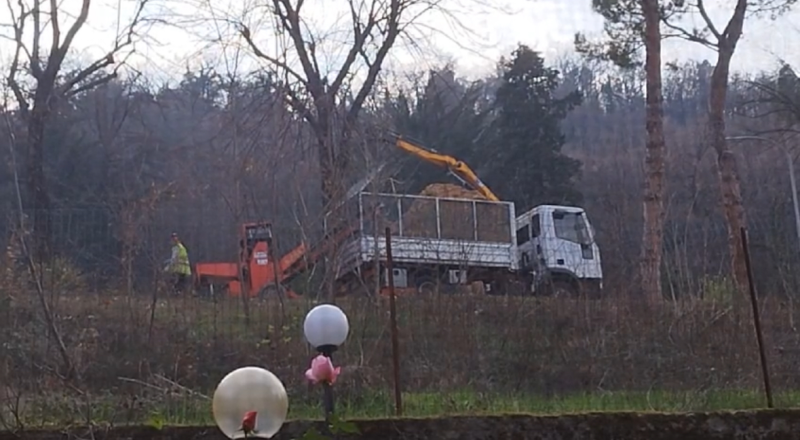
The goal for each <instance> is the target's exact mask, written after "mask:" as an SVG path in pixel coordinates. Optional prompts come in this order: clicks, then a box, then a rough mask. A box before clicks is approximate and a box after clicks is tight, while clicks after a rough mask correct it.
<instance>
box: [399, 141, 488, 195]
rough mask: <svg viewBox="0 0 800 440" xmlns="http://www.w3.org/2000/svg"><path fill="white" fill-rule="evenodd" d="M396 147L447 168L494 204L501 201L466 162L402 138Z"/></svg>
mask: <svg viewBox="0 0 800 440" xmlns="http://www.w3.org/2000/svg"><path fill="white" fill-rule="evenodd" d="M395 145H397V148H399V149H401V150H403V151H405V152H406V153H408V154H411V155H412V156H416V157H417V158H419V159H422V160H424V161H426V162H429V163H432V164H434V165H437V166H440V167H442V168H446V169H447V170H448V171H450V172H451V173H453V175H455V176H456V177H457V178H459V179H460V180H461V181H463V182H464V183H465V184H467V185H469V186H471V187H472V189H474V190H475V191H478V192H479V193H481V195H483V197H485V198H486V199H487V200H491V201H493V202H497V201H500V199H499V198H498V197H497V196H496V195H495V194H494V193H493V192H492V190H490V189H489V187H488V186H486V185H485V184H484V183H483V182H482V181H481V179H480V178H479V177H478V175H477V174H475V172H474V171H472V169H471V168H470V167H469V166H468V165H467V164H465V163H464V162H462V161H460V160H458V159H456V158H454V157H452V156H448V155H446V154H440V153H437V152H435V151H431V150H428V149H426V148H424V147H422V146H420V145H416V144H414V143H412V142H409V141H407V140H405V139H403V138H402V137H400V136H397V138H396V140H395Z"/></svg>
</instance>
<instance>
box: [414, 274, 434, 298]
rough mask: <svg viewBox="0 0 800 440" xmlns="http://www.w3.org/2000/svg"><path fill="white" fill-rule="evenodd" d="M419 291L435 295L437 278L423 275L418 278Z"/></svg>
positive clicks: (423, 293)
mask: <svg viewBox="0 0 800 440" xmlns="http://www.w3.org/2000/svg"><path fill="white" fill-rule="evenodd" d="M415 284H416V285H417V293H420V294H422V295H433V294H435V293H436V280H433V279H431V278H428V277H421V278H418V279H417V280H416V283H415Z"/></svg>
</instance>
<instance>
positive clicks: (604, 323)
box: [0, 294, 800, 427]
mask: <svg viewBox="0 0 800 440" xmlns="http://www.w3.org/2000/svg"><path fill="white" fill-rule="evenodd" d="M33 299H35V297H31V296H22V295H19V296H13V297H12V298H11V299H10V301H8V302H7V303H6V305H5V309H0V313H2V316H0V340H2V341H3V344H0V359H3V360H4V361H3V362H0V385H2V384H7V389H5V390H4V389H0V415H2V418H3V421H2V422H3V424H4V425H6V426H15V425H16V424H18V423H19V422H17V421H15V419H16V417H15V416H14V414H12V413H17V415H18V418H19V419H20V422H21V423H22V424H23V425H25V426H27V427H37V426H43V425H50V426H53V425H59V426H61V425H71V424H86V423H87V422H89V421H91V422H96V423H109V424H115V425H124V424H142V423H144V424H147V423H151V424H153V423H155V424H181V425H185V424H207V423H210V422H211V420H210V401H209V400H208V397H207V396H210V395H212V393H213V388H214V386H215V385H216V384H217V383H218V381H219V380H220V379H221V378H222V377H223V376H224V375H225V374H227V373H228V372H230V371H231V370H233V369H235V368H237V367H241V366H245V365H261V366H265V367H267V368H269V369H270V370H271V371H273V372H274V373H275V374H276V375H277V376H278V377H279V378H281V380H282V381H283V382H284V384H285V386H286V388H287V391H288V393H289V396H290V402H291V403H290V413H291V417H292V418H301V419H306V418H313V417H316V416H319V415H321V408H320V405H319V403H320V400H321V390H320V389H319V388H313V389H311V388H310V387H309V386H308V384H307V383H306V381H305V379H304V378H303V372H304V371H305V369H306V368H308V364H309V361H310V359H311V358H312V357H313V355H314V353H313V352H312V350H311V349H310V348H309V347H308V345H307V344H306V343H305V341H304V340H303V336H302V320H303V316H304V314H305V313H306V312H307V310H309V309H310V307H312V306H313V304H312V303H308V302H306V301H302V300H300V301H293V302H287V303H286V304H284V305H281V304H279V303H278V302H277V301H253V302H252V303H250V304H249V305H248V308H249V310H248V311H247V312H246V311H245V310H244V307H243V304H242V302H241V301H239V300H230V299H229V300H225V301H218V302H212V301H207V300H199V299H185V298H183V299H182V298H163V299H159V300H158V301H156V303H155V307H152V299H151V298H148V297H146V296H141V297H136V296H133V297H124V296H113V295H100V294H93V295H62V296H60V297H55V298H54V299H53V301H52V303H51V304H52V310H53V311H54V316H55V324H56V325H57V327H58V330H59V331H60V333H61V335H62V339H63V342H64V345H65V348H66V351H65V352H64V353H61V352H60V351H59V349H58V346H57V344H56V343H55V342H54V340H53V338H52V336H51V334H50V332H49V331H48V328H47V326H46V325H45V324H44V321H43V320H42V319H41V316H42V314H41V310H40V309H39V305H38V303H37V302H36V301H34V300H33ZM339 305H340V306H341V307H342V308H343V309H344V310H345V311H346V312H347V314H348V316H349V317H350V323H351V332H350V337H349V338H348V341H347V343H346V344H345V346H343V347H342V350H340V351H339V352H337V353H336V355H335V356H334V363H335V364H336V365H339V366H342V368H343V374H342V376H340V379H339V381H337V384H336V392H337V399H338V410H339V412H340V414H342V415H343V416H345V417H348V418H353V417H369V418H374V417H384V416H388V415H392V414H393V413H394V409H393V398H392V396H391V395H390V394H389V390H391V389H392V385H391V377H392V374H391V371H392V370H391V366H392V361H391V338H390V331H389V325H388V319H387V318H388V307H387V305H386V304H385V302H384V301H380V300H378V301H375V300H371V299H366V298H347V299H344V300H342V301H341V302H339ZM745 305H746V304H745ZM397 308H398V321H399V323H398V326H399V329H400V334H399V339H400V349H401V383H402V388H403V390H404V391H405V394H404V402H405V414H406V415H409V416H437V415H448V414H476V413H481V414H482V413H508V412H511V413H517V412H525V413H542V414H553V413H564V412H586V411H700V410H722V409H746V408H758V407H764V406H765V404H764V399H763V397H762V395H761V393H760V392H759V391H758V390H759V389H760V386H761V377H760V369H759V364H758V355H757V352H756V351H755V344H754V338H753V330H752V321H751V318H750V315H749V311H748V309H747V308H746V307H742V308H741V309H736V305H735V304H730V303H728V302H724V301H723V302H715V301H694V302H688V301H687V302H683V303H664V304H663V305H659V306H658V307H649V308H648V307H646V306H644V305H642V304H641V303H637V302H632V301H630V300H625V299H617V298H608V299H604V300H600V301H588V302H587V301H570V300H554V299H537V298H518V297H478V296H442V295H439V296H432V297H408V298H401V299H399V300H398V306H397ZM761 310H762V317H763V324H764V332H765V335H764V336H765V341H766V345H767V356H768V359H769V361H770V371H771V374H772V379H773V388H774V390H775V393H776V399H775V400H776V405H778V406H779V407H783V408H787V407H794V406H798V407H800V391H797V392H795V391H792V390H800V377H799V376H798V375H797V374H796V365H798V363H800V351H797V350H794V349H793V348H792V347H796V346H798V344H799V343H800V333H798V331H797V330H795V328H796V327H795V325H794V322H795V320H796V317H800V305H798V304H796V303H788V304H787V303H782V302H780V300H776V299H774V298H767V299H765V300H764V301H763V302H762V309H761ZM65 356H66V357H67V358H68V360H69V361H70V363H71V364H72V366H73V367H74V369H75V370H76V372H77V373H78V376H79V377H75V378H72V379H69V380H65V379H63V378H61V377H60V376H61V375H62V374H63V372H64V371H65V367H64V365H65V360H64V358H65ZM0 388H2V386H0ZM598 390H604V391H598ZM647 390H651V391H649V392H647ZM664 390H686V391H671V392H668V391H664ZM731 390H741V391H731ZM3 393H5V394H6V395H5V396H4V395H3ZM17 393H18V394H17ZM42 396H47V397H42ZM16 397H19V399H17V398H16Z"/></svg>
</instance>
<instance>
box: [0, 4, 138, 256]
mask: <svg viewBox="0 0 800 440" xmlns="http://www.w3.org/2000/svg"><path fill="white" fill-rule="evenodd" d="M147 1H148V0H139V3H138V4H137V8H136V11H135V14H134V16H133V19H132V21H131V22H130V24H129V25H128V26H127V27H125V28H124V30H123V31H122V32H121V33H120V34H119V35H118V36H117V38H116V39H115V41H114V43H113V45H112V47H111V49H110V50H109V51H108V52H107V53H106V54H105V55H104V56H103V57H101V58H98V59H97V60H95V61H94V62H92V63H91V64H89V66H87V67H85V68H83V69H80V70H77V71H75V72H71V73H70V74H67V75H64V74H63V73H62V67H63V64H64V59H65V58H66V56H67V53H68V52H69V50H70V48H71V46H72V43H73V41H74V39H75V36H76V35H77V34H78V32H80V30H81V28H83V26H84V24H85V23H86V20H87V19H88V17H89V10H90V7H91V0H82V3H81V8H80V11H79V12H78V14H77V16H76V17H75V19H74V21H73V22H72V24H71V25H70V26H69V27H68V28H67V29H66V33H64V32H63V29H62V26H65V23H66V17H68V16H69V14H68V13H67V12H66V11H63V10H62V9H61V5H60V3H59V2H57V1H56V0H48V1H47V2H45V1H43V0H32V3H29V2H25V1H22V0H20V1H18V2H17V3H16V5H14V4H13V3H12V2H11V1H10V0H8V1H7V2H6V4H7V8H8V14H9V17H10V19H11V22H10V23H8V24H7V26H8V28H9V29H11V30H12V35H10V36H9V35H6V36H5V37H6V38H7V39H10V40H12V41H13V42H14V44H15V50H14V56H13V59H12V61H11V65H10V67H9V70H8V75H7V77H6V79H7V83H8V86H9V87H10V88H11V90H12V92H13V94H14V97H15V99H16V101H17V105H18V106H19V112H20V116H21V117H22V119H23V120H24V122H25V126H26V128H25V134H26V139H25V142H24V145H25V150H26V160H25V162H26V170H27V182H26V183H27V185H26V187H27V192H28V194H27V198H26V199H27V201H28V203H27V204H28V206H29V207H30V208H32V209H33V210H34V212H33V240H34V251H35V252H36V254H37V258H38V259H39V261H41V260H42V259H43V258H45V256H46V255H47V249H48V247H49V246H48V234H47V230H48V223H49V220H48V219H49V215H48V211H49V209H50V196H49V193H48V190H47V181H46V176H45V172H44V132H45V128H46V126H47V124H48V122H49V120H50V118H51V116H52V114H53V111H54V109H55V107H56V105H57V102H58V101H59V100H63V99H67V98H69V97H70V96H73V95H75V94H77V93H81V92H83V91H87V90H90V89H92V88H94V87H96V86H97V85H100V84H103V83H106V82H108V81H109V80H110V79H112V78H115V77H116V76H117V72H118V69H119V68H120V66H122V65H123V62H120V60H119V59H118V58H119V55H121V54H122V53H123V51H124V52H126V53H127V54H128V55H129V54H130V53H132V51H131V50H128V49H131V46H132V45H133V43H134V40H135V37H136V36H137V30H138V28H139V27H140V25H142V24H143V23H144V21H145V20H143V12H144V9H145V6H146V4H147ZM47 30H49V33H50V41H49V42H47V41H44V39H43V37H44V36H45V31H47ZM122 61H124V60H122ZM109 68H111V71H108V69H109ZM25 76H29V78H25ZM27 84H30V87H26V85H27Z"/></svg>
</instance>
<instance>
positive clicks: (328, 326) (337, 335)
mask: <svg viewBox="0 0 800 440" xmlns="http://www.w3.org/2000/svg"><path fill="white" fill-rule="evenodd" d="M349 332H350V323H349V322H348V321H347V315H345V314H344V312H343V311H342V309H340V308H338V307H336V306H335V305H333V304H321V305H318V306H316V307H314V308H313V309H311V311H309V312H308V314H306V319H305V322H304V323H303V334H304V335H305V337H306V341H308V343H309V344H311V346H312V347H314V348H315V349H316V350H317V351H318V352H319V353H320V354H322V355H323V356H325V357H327V358H331V356H332V355H333V353H334V352H335V351H336V350H337V349H338V348H339V346H340V345H342V344H344V341H345V340H347V335H348V333H349ZM322 387H323V390H324V395H323V402H322V404H323V407H324V409H325V420H327V421H330V416H331V415H332V414H333V409H334V406H333V388H331V385H330V384H329V383H327V382H323V383H322Z"/></svg>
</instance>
